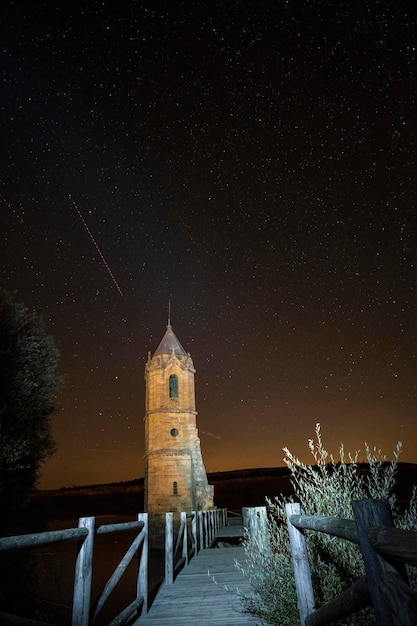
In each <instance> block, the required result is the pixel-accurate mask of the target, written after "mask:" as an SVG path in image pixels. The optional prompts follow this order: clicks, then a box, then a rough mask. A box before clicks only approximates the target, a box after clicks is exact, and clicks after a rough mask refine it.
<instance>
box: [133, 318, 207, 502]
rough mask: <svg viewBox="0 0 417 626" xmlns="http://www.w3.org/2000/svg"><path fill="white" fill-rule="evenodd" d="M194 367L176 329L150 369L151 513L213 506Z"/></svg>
mask: <svg viewBox="0 0 417 626" xmlns="http://www.w3.org/2000/svg"><path fill="white" fill-rule="evenodd" d="M194 374H195V370H194V366H193V362H192V359H191V356H190V355H189V354H186V353H185V351H184V349H183V347H182V346H181V344H180V343H179V341H178V339H177V338H176V336H175V334H174V333H173V331H172V328H171V326H170V325H168V327H167V331H166V333H165V335H164V337H163V339H162V341H161V343H160V345H159V346H158V348H157V350H156V352H155V354H154V356H153V357H152V356H151V355H150V354H149V358H148V362H147V364H146V367H145V382H146V401H145V467H146V469H145V510H146V511H148V512H149V513H164V512H166V511H191V510H195V509H206V508H212V507H213V487H212V486H210V485H208V482H207V474H206V471H205V468H204V463H203V458H202V454H201V449H200V439H199V437H198V431H197V427H196V415H197V412H196V410H195V387H194Z"/></svg>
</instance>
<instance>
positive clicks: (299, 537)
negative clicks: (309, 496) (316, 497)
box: [285, 502, 314, 626]
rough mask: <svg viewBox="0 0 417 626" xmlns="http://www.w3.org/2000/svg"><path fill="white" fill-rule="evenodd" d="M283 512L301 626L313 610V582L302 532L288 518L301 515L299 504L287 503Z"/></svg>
mask: <svg viewBox="0 0 417 626" xmlns="http://www.w3.org/2000/svg"><path fill="white" fill-rule="evenodd" d="M285 512H286V514H287V526H288V532H289V535H290V545H291V554H292V564H293V568H294V577H295V587H296V590H297V604H298V611H299V613H300V622H301V626H304V625H305V620H306V618H307V617H308V615H310V613H312V612H313V611H314V594H313V583H312V581H311V572H310V564H309V562H308V554H307V545H306V541H305V538H304V533H303V532H302V531H301V530H298V529H297V528H296V527H295V526H293V525H292V524H291V522H290V519H289V518H290V516H291V515H301V506H300V504H299V503H298V502H291V503H288V504H286V505H285Z"/></svg>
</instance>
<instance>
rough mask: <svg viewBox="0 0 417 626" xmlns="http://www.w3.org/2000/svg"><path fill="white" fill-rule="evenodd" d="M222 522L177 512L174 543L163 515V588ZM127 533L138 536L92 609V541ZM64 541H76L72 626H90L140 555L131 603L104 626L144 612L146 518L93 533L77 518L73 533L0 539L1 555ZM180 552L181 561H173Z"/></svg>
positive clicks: (213, 515)
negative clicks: (178, 517)
mask: <svg viewBox="0 0 417 626" xmlns="http://www.w3.org/2000/svg"><path fill="white" fill-rule="evenodd" d="M226 523H227V510H226V509H219V510H217V509H214V510H207V511H194V512H193V513H191V514H187V513H185V512H182V513H180V527H179V531H178V533H177V537H176V541H175V544H174V533H173V514H172V513H166V525H165V583H166V584H172V583H173V582H174V577H175V574H176V573H177V572H178V571H179V570H180V569H181V568H182V567H184V566H186V565H187V564H188V562H189V560H190V559H191V558H192V556H194V555H195V554H197V552H198V551H199V550H200V549H201V548H207V547H209V546H210V545H211V543H212V542H213V539H214V535H215V533H216V532H217V530H218V529H219V528H220V527H221V526H223V525H225V524H226ZM132 530H135V531H137V533H136V534H135V537H134V539H133V541H132V543H131V545H130V547H129V549H128V550H127V552H126V554H125V555H124V556H123V558H122V559H121V561H120V563H119V564H118V566H117V567H116V569H115V570H114V572H113V574H112V575H111V577H110V578H109V580H108V581H107V583H106V584H105V586H104V589H103V591H102V592H101V594H100V596H99V598H98V599H97V600H96V601H95V602H94V603H93V604H92V602H91V583H92V576H93V555H94V538H95V536H97V535H104V534H109V533H120V532H126V531H132ZM63 541H78V542H79V545H78V552H77V558H76V564H75V575H74V592H73V606H72V620H71V626H90V625H91V624H93V623H94V621H95V620H96V618H97V616H98V615H99V614H100V612H101V611H102V609H103V606H104V605H105V603H106V602H107V600H108V598H109V596H110V594H111V593H112V591H113V590H114V589H115V587H116V585H117V584H118V582H119V581H120V579H121V578H122V576H123V574H124V572H125V571H126V569H127V567H128V565H129V563H130V562H131V561H132V559H133V557H134V556H135V555H136V554H138V555H139V562H138V575H137V582H136V598H135V599H134V600H133V602H131V603H130V604H129V605H128V606H127V607H126V608H124V609H123V611H122V612H121V613H119V615H117V617H115V618H114V619H113V621H112V622H111V623H110V624H109V626H122V625H123V624H125V623H126V622H127V621H129V620H131V619H132V618H133V617H134V616H135V615H138V614H139V612H140V613H141V614H142V615H145V614H146V613H147V610H148V541H149V537H148V514H147V513H139V514H138V517H137V521H133V522H125V523H119V524H106V525H100V526H97V528H96V527H95V518H94V517H82V518H80V519H79V523H78V528H67V529H64V530H55V531H48V532H43V533H36V534H28V535H18V536H14V537H3V538H0V552H2V551H3V552H4V551H11V550H21V549H28V548H34V547H36V546H45V545H50V544H53V543H59V542H63ZM139 551H140V553H139ZM179 553H180V554H181V556H180V557H179V558H177V557H178V554H179ZM11 617H12V616H10V618H11ZM2 619H3V617H2V615H0V621H1V620H2ZM4 619H6V616H4ZM1 623H3V622H1ZM13 623H16V622H13ZM22 623H23V621H22Z"/></svg>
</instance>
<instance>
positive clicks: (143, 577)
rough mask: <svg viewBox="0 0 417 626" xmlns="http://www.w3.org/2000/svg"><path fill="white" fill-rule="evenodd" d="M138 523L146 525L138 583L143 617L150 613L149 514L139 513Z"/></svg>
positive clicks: (143, 531)
mask: <svg viewBox="0 0 417 626" xmlns="http://www.w3.org/2000/svg"><path fill="white" fill-rule="evenodd" d="M138 521H139V522H143V523H144V527H143V529H142V533H143V534H144V537H143V542H142V552H141V554H140V560H139V568H138V581H137V585H136V597H137V598H143V605H142V615H146V613H147V612H148V558H149V525H148V513H139V514H138Z"/></svg>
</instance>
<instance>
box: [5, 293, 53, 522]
mask: <svg viewBox="0 0 417 626" xmlns="http://www.w3.org/2000/svg"><path fill="white" fill-rule="evenodd" d="M57 358H58V351H57V349H56V347H55V344H54V341H53V339H52V338H51V337H49V336H48V335H47V334H46V333H45V329H44V326H43V323H42V321H41V319H40V318H39V317H38V316H37V315H36V314H35V313H34V312H31V311H29V310H28V309H27V308H26V307H24V306H23V305H22V304H20V303H18V302H16V301H15V299H14V297H13V296H12V295H11V294H8V293H5V292H0V510H1V511H2V514H1V516H0V533H1V534H5V532H9V533H12V534H18V533H19V532H21V531H22V529H24V528H25V526H24V524H23V520H24V518H25V515H24V512H25V510H26V508H27V506H28V502H29V500H30V495H31V492H32V491H33V488H34V487H35V485H36V481H37V479H38V478H39V469H40V466H41V464H42V462H43V461H44V460H45V459H46V458H48V457H49V456H50V455H51V454H52V453H53V452H54V449H55V447H54V443H53V440H52V438H51V430H50V418H51V415H52V413H53V412H54V405H53V401H54V394H55V392H56V391H57V390H58V388H59V385H60V378H59V376H58V374H57V371H56V370H57ZM1 531H2V532H1Z"/></svg>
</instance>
